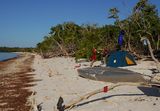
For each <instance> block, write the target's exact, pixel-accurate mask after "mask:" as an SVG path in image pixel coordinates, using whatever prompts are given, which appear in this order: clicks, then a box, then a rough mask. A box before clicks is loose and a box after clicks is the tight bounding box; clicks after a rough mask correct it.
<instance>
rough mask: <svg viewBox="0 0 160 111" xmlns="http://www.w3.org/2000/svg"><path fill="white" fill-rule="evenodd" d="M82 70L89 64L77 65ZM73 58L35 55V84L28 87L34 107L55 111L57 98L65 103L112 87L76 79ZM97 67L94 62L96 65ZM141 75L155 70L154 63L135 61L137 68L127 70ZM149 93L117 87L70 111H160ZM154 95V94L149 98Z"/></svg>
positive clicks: (128, 87)
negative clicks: (40, 106)
mask: <svg viewBox="0 0 160 111" xmlns="http://www.w3.org/2000/svg"><path fill="white" fill-rule="evenodd" d="M79 64H81V66H80V68H81V67H87V66H89V63H87V62H86V63H79ZM79 64H77V63H75V60H74V58H65V57H57V58H51V59H42V58H41V57H40V56H39V55H36V57H35V60H34V64H33V68H34V69H35V72H34V74H35V79H38V80H39V81H36V82H35V83H36V84H37V85H35V86H33V87H32V88H31V90H32V91H35V92H36V95H35V97H34V98H35V100H36V104H40V103H42V107H43V110H44V111H56V107H57V102H58V98H59V97H60V96H61V97H63V98H64V104H68V103H70V102H71V101H73V100H75V99H77V98H79V97H81V96H83V95H84V94H86V93H89V92H92V91H94V90H96V89H100V88H103V87H104V86H110V85H113V83H109V82H101V81H94V80H89V79H85V78H82V77H79V76H78V72H77V68H75V66H79ZM98 64H100V62H96V63H95V65H98ZM126 68H127V69H130V70H132V71H135V72H140V73H142V74H151V71H150V70H148V69H150V68H155V64H154V62H153V61H138V62H137V65H136V66H129V67H126ZM146 92H148V93H149V94H151V95H150V96H148V95H146V94H145V93H144V92H143V91H142V90H140V88H138V87H136V86H128V85H126V86H119V87H117V88H115V89H114V90H112V91H109V92H107V93H100V94H97V95H94V96H92V97H90V98H89V99H87V100H84V101H82V102H81V103H82V104H81V105H80V106H79V107H75V108H73V109H71V111H107V110H109V111H160V97H158V96H154V91H152V89H150V90H148V89H146ZM152 93H153V95H152Z"/></svg>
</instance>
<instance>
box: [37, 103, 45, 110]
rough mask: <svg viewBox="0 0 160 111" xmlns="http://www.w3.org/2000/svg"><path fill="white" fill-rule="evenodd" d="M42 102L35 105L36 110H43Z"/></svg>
mask: <svg viewBox="0 0 160 111" xmlns="http://www.w3.org/2000/svg"><path fill="white" fill-rule="evenodd" d="M42 104H43V103H40V104H38V105H37V111H44V110H43V108H42Z"/></svg>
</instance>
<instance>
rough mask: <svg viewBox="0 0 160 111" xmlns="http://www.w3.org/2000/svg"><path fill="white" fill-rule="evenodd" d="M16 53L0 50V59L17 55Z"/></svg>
mask: <svg viewBox="0 0 160 111" xmlns="http://www.w3.org/2000/svg"><path fill="white" fill-rule="evenodd" d="M17 56H18V54H16V53H10V52H0V61H4V60H8V59H11V58H15V57H17Z"/></svg>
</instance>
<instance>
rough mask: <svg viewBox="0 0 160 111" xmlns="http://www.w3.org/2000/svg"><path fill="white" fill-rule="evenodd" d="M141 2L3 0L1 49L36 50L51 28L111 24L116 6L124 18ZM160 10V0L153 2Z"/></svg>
mask: <svg viewBox="0 0 160 111" xmlns="http://www.w3.org/2000/svg"><path fill="white" fill-rule="evenodd" d="M137 1H138V0H0V46H9V47H35V46H36V44H37V43H38V42H41V41H42V40H43V37H44V36H45V35H47V34H48V33H49V31H50V28H51V26H56V25H57V24H60V23H64V22H67V21H73V22H74V23H76V24H79V25H81V24H87V23H90V24H92V23H97V24H99V25H105V24H112V23H113V20H111V19H108V18H107V15H108V10H109V9H110V8H112V7H116V8H118V9H119V10H120V12H121V13H120V17H121V19H123V18H125V17H126V16H128V15H129V14H130V13H131V9H132V8H133V6H134V5H135V4H136V3H137ZM150 2H151V3H153V4H156V5H157V8H158V10H160V6H158V5H159V4H160V0H150Z"/></svg>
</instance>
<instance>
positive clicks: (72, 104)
mask: <svg viewBox="0 0 160 111" xmlns="http://www.w3.org/2000/svg"><path fill="white" fill-rule="evenodd" d="M124 85H128V86H144V87H153V86H156V87H157V84H145V83H118V84H114V85H112V86H110V87H109V86H105V87H103V88H101V89H98V90H95V91H92V92H90V93H87V94H85V95H83V96H81V97H80V98H77V99H76V100H74V101H71V102H70V103H69V104H66V105H65V104H63V103H64V100H63V98H62V97H59V99H58V103H57V110H58V111H64V110H66V109H72V108H73V107H75V106H78V105H77V104H78V103H79V102H81V101H83V100H85V99H88V98H89V97H91V96H93V95H96V94H98V93H102V92H104V93H106V92H108V91H111V90H113V89H115V88H117V87H119V86H124ZM158 86H159V85H158ZM157 88H158V87H157Z"/></svg>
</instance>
